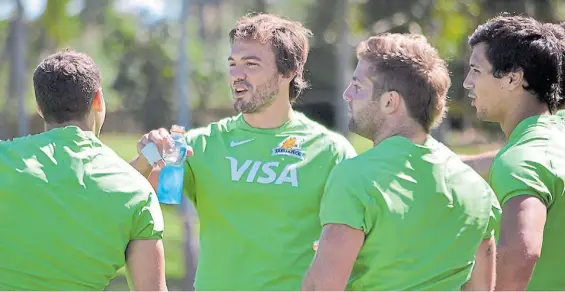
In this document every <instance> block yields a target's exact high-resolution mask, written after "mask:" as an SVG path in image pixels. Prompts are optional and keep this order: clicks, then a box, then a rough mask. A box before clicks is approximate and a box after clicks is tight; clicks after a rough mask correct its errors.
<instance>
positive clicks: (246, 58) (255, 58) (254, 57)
mask: <svg viewBox="0 0 565 292" xmlns="http://www.w3.org/2000/svg"><path fill="white" fill-rule="evenodd" d="M241 59H242V60H244V61H248V60H255V61H261V58H259V57H258V56H244V57H242V58H241ZM228 61H234V58H233V57H232V56H230V57H228Z"/></svg>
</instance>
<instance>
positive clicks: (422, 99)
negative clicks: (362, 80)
mask: <svg viewBox="0 0 565 292" xmlns="http://www.w3.org/2000/svg"><path fill="white" fill-rule="evenodd" d="M357 57H358V59H359V60H361V59H364V60H367V61H369V62H370V63H371V66H372V67H373V68H372V70H373V71H374V75H375V76H374V77H376V78H375V79H374V81H375V86H374V88H375V89H374V90H375V91H376V90H379V91H380V93H384V92H386V91H396V92H398V93H399V94H400V95H401V96H402V97H403V98H404V102H405V104H406V107H407V110H408V114H409V115H410V116H411V117H412V119H414V120H415V121H416V122H417V123H418V124H420V125H421V126H422V127H423V128H424V130H425V131H426V132H429V131H430V130H431V129H432V128H433V127H434V126H436V125H438V124H439V123H440V122H441V119H442V117H443V116H444V113H445V109H446V102H447V91H448V89H449V87H450V86H451V79H450V77H449V71H448V70H447V65H446V63H445V61H444V60H443V59H442V58H441V57H440V56H439V54H438V52H437V50H436V49H435V48H433V47H432V46H431V45H430V44H429V43H428V41H427V40H426V38H425V37H424V36H421V35H414V34H389V33H385V34H380V35H377V36H374V37H371V38H369V39H368V40H366V41H363V42H361V43H360V44H359V45H358V46H357ZM377 94H379V93H377Z"/></svg>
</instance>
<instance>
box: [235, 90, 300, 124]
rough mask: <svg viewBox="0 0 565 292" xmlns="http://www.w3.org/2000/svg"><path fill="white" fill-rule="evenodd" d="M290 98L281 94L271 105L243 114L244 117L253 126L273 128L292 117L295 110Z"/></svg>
mask: <svg viewBox="0 0 565 292" xmlns="http://www.w3.org/2000/svg"><path fill="white" fill-rule="evenodd" d="M288 100H289V99H288V98H281V97H280V96H279V97H278V98H277V99H276V100H275V102H274V103H273V104H271V105H270V106H269V107H267V108H265V109H263V110H262V111H260V112H256V113H252V114H243V118H244V119H245V121H246V122H247V124H249V125H250V126H251V127H254V128H258V129H273V128H278V127H280V126H282V125H283V124H284V123H286V122H288V121H289V120H291V119H292V116H293V114H294V111H293V110H292V107H291V106H290V102H289V101H288Z"/></svg>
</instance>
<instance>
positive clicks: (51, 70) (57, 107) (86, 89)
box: [33, 50, 100, 124]
mask: <svg viewBox="0 0 565 292" xmlns="http://www.w3.org/2000/svg"><path fill="white" fill-rule="evenodd" d="M33 87H34V91H35V99H36V101H37V105H38V107H39V110H40V111H41V114H42V116H43V119H44V120H45V122H46V123H48V124H62V123H66V122H70V121H82V120H84V119H85V118H86V116H87V115H88V114H89V112H90V110H91V107H92V101H93V99H94V96H95V95H96V92H97V91H98V89H99V88H100V71H99V70H98V66H97V65H96V63H94V61H93V60H92V58H90V57H89V56H88V55H86V54H84V53H80V52H75V51H72V50H63V51H59V52H57V53H55V54H52V55H50V56H48V57H47V58H45V60H43V61H42V62H41V63H40V64H39V65H38V66H37V68H36V69H35V72H34V73H33Z"/></svg>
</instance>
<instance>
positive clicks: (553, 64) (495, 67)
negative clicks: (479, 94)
mask: <svg viewBox="0 0 565 292" xmlns="http://www.w3.org/2000/svg"><path fill="white" fill-rule="evenodd" d="M479 43H485V44H486V45H487V51H486V57H487V59H488V61H489V62H490V63H491V64H492V75H493V76H494V77H495V78H502V76H504V75H505V74H507V73H510V72H517V71H519V70H522V71H523V72H524V79H525V80H526V82H527V85H526V86H524V89H525V90H528V91H529V92H532V93H533V94H534V95H535V96H536V98H537V99H538V100H539V101H540V102H542V103H545V104H547V105H548V107H549V109H550V110H551V111H553V110H555V109H556V108H557V106H558V105H559V102H560V99H561V96H560V95H561V88H560V87H561V82H562V72H561V65H562V59H563V56H562V50H561V46H560V44H559V40H557V38H556V36H555V34H554V33H553V32H552V29H550V28H548V27H547V26H544V25H543V24H541V23H540V22H538V21H536V20H535V19H533V18H531V17H526V16H510V15H508V14H502V15H500V16H497V17H495V18H492V19H490V20H489V21H488V22H486V23H484V24H481V25H479V26H478V27H477V29H476V30H475V31H474V32H473V34H472V35H471V37H470V38H469V46H471V47H474V46H475V45H477V44H479Z"/></svg>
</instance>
